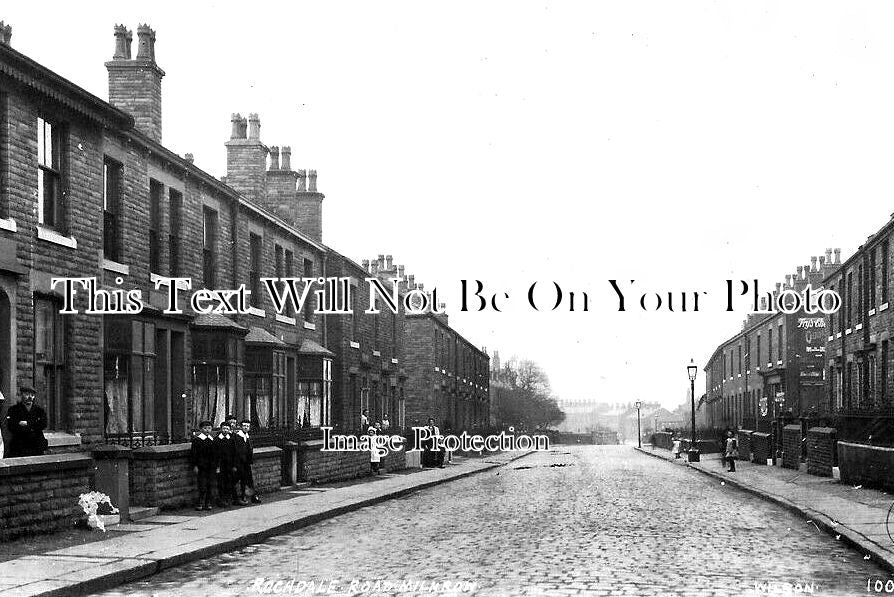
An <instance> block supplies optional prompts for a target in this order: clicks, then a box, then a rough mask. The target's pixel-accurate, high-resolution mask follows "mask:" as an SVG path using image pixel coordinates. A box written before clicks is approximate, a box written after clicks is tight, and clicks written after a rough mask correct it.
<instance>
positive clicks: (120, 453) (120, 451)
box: [93, 444, 133, 460]
mask: <svg viewBox="0 0 894 597" xmlns="http://www.w3.org/2000/svg"><path fill="white" fill-rule="evenodd" d="M132 453H133V450H131V449H130V448H128V447H127V446H119V445H117V444H108V445H105V446H96V447H95V448H93V457H94V458H95V459H97V460H114V459H116V458H127V459H130V458H132V457H133V454H132Z"/></svg>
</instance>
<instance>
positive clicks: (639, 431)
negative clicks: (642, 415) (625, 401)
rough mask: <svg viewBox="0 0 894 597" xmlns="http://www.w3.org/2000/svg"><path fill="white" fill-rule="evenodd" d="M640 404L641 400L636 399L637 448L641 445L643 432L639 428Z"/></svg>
mask: <svg viewBox="0 0 894 597" xmlns="http://www.w3.org/2000/svg"><path fill="white" fill-rule="evenodd" d="M642 405H643V403H642V402H640V401H639V400H637V401H636V445H637V447H639V448H642V447H643V432H642V431H641V430H640V428H639V409H640V407H641V406H642Z"/></svg>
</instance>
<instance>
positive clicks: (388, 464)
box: [298, 442, 407, 483]
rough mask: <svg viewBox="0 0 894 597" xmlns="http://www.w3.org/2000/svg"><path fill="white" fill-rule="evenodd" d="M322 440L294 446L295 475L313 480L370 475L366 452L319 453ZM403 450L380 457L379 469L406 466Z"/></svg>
mask: <svg viewBox="0 0 894 597" xmlns="http://www.w3.org/2000/svg"><path fill="white" fill-rule="evenodd" d="M320 446H322V442H306V443H303V444H302V445H301V447H300V448H299V449H298V478H299V479H300V480H301V481H311V482H313V483H330V482H333V481H346V480H348V479H356V478H357V477H365V476H367V475H370V474H371V472H372V469H371V467H370V462H369V453H368V452H321V451H320V449H319V448H320ZM406 466H407V464H406V452H404V451H400V452H392V453H390V454H388V455H387V456H385V457H384V458H382V472H390V471H396V470H401V469H404V468H406Z"/></svg>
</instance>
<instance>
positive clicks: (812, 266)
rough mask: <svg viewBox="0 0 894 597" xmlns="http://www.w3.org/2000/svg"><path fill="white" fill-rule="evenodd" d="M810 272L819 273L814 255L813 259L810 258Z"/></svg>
mask: <svg viewBox="0 0 894 597" xmlns="http://www.w3.org/2000/svg"><path fill="white" fill-rule="evenodd" d="M810 271H812V272H815V271H817V267H816V255H814V256H813V257H811V258H810Z"/></svg>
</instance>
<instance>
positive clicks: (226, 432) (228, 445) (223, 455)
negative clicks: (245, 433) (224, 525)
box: [214, 421, 239, 508]
mask: <svg viewBox="0 0 894 597" xmlns="http://www.w3.org/2000/svg"><path fill="white" fill-rule="evenodd" d="M230 431H231V429H230V424H229V423H227V422H226V421H225V422H223V423H221V424H220V433H218V434H217V437H216V438H214V446H215V448H216V452H217V505H218V506H219V507H221V508H226V507H228V506H229V505H231V504H232V505H234V506H235V505H238V504H239V498H237V497H236V485H235V481H234V479H235V475H236V445H235V442H234V441H233V435H232V433H230Z"/></svg>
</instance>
